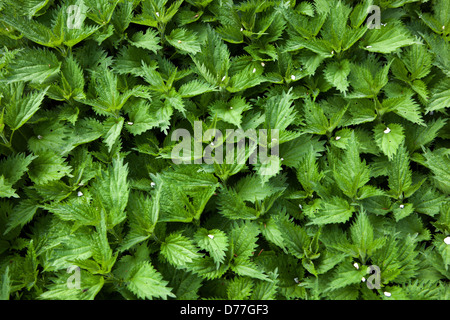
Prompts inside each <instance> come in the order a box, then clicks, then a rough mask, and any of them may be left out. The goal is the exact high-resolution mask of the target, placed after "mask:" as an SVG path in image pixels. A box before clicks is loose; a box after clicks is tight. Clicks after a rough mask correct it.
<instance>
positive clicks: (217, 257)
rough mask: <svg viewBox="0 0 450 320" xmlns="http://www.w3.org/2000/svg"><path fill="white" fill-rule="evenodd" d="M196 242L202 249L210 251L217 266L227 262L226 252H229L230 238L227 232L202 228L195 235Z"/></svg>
mask: <svg viewBox="0 0 450 320" xmlns="http://www.w3.org/2000/svg"><path fill="white" fill-rule="evenodd" d="M194 241H195V242H196V243H197V245H198V246H199V247H200V248H201V249H203V250H206V251H208V253H209V254H210V256H211V257H212V258H213V259H214V261H215V262H216V264H217V266H218V265H219V264H221V263H223V262H224V261H225V252H226V251H228V236H227V235H226V234H225V232H223V231H221V230H219V229H213V230H207V229H205V228H200V229H198V230H197V232H196V233H195V234H194Z"/></svg>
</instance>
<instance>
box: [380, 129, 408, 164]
mask: <svg viewBox="0 0 450 320" xmlns="http://www.w3.org/2000/svg"><path fill="white" fill-rule="evenodd" d="M373 132H374V138H375V142H376V144H377V145H378V147H379V148H380V149H381V151H383V153H384V154H385V155H386V156H388V158H389V159H392V158H393V156H394V154H395V153H396V152H397V149H398V148H399V147H400V145H401V143H402V142H403V141H404V139H405V135H404V129H403V127H402V126H401V125H400V124H398V123H390V124H388V125H387V126H385V125H383V124H381V123H380V124H377V125H376V126H375V128H374V129H373Z"/></svg>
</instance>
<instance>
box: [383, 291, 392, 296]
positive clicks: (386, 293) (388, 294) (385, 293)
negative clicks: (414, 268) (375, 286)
mask: <svg viewBox="0 0 450 320" xmlns="http://www.w3.org/2000/svg"><path fill="white" fill-rule="evenodd" d="M383 294H384V295H385V296H386V297H390V296H391V293H390V292H387V291H385V292H383Z"/></svg>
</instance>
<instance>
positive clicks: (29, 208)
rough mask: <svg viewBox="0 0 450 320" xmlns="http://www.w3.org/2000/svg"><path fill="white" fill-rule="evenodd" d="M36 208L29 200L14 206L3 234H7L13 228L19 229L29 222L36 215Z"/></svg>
mask: <svg viewBox="0 0 450 320" xmlns="http://www.w3.org/2000/svg"><path fill="white" fill-rule="evenodd" d="M38 208H39V206H38V205H37V204H36V203H35V202H33V201H32V200H30V199H26V200H23V201H22V202H21V203H19V204H18V205H16V206H15V207H14V209H13V210H12V212H11V216H10V217H9V219H8V224H7V227H6V230H5V232H4V234H7V233H9V232H10V231H11V230H13V229H14V228H17V227H20V228H21V227H23V226H24V225H26V224H27V223H28V222H30V221H31V220H32V219H33V217H34V215H35V214H36V211H37V209H38Z"/></svg>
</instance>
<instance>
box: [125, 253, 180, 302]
mask: <svg viewBox="0 0 450 320" xmlns="http://www.w3.org/2000/svg"><path fill="white" fill-rule="evenodd" d="M127 280H128V285H127V287H128V289H130V291H131V292H133V293H134V294H135V295H136V296H138V297H139V298H141V299H152V298H162V299H164V300H166V299H167V297H175V295H174V294H173V293H172V292H171V288H169V287H167V284H168V281H166V280H164V279H163V277H162V275H161V274H160V273H159V272H158V271H157V270H155V268H154V267H153V266H152V265H151V264H150V263H149V262H142V263H139V264H136V265H135V266H134V267H133V268H132V269H131V270H130V271H129V276H128V277H127Z"/></svg>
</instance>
